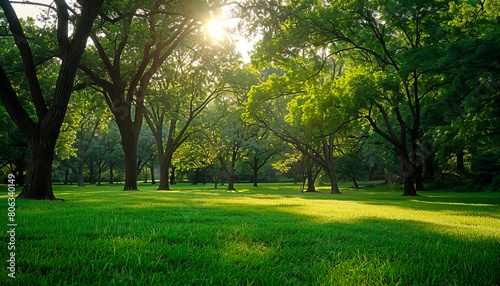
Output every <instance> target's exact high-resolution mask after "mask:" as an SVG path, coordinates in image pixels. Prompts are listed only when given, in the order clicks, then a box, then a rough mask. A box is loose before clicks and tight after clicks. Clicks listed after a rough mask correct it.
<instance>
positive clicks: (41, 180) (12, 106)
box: [0, 0, 103, 200]
mask: <svg viewBox="0 0 500 286" xmlns="http://www.w3.org/2000/svg"><path fill="white" fill-rule="evenodd" d="M102 2H103V0H96V1H90V0H82V1H80V4H81V7H82V10H81V15H80V17H79V20H78V24H77V25H76V26H75V28H74V37H73V39H71V40H70V39H68V27H69V14H68V6H67V4H66V3H65V1H56V6H57V17H58V19H57V41H58V45H59V48H60V51H61V52H60V53H61V66H60V69H59V74H58V78H57V82H56V86H55V88H54V89H53V93H52V97H51V100H50V106H47V104H46V102H45V99H44V95H43V93H42V89H41V87H40V83H39V81H38V78H37V74H36V68H35V64H34V60H33V55H32V53H31V48H30V45H29V43H28V38H27V37H26V36H25V35H24V31H23V29H22V27H21V24H20V22H19V19H18V17H17V15H16V13H15V11H14V9H13V8H12V6H11V4H10V2H9V1H0V6H1V8H2V10H3V11H4V14H5V16H6V18H7V21H8V22H9V26H10V29H11V31H12V34H13V35H14V38H15V42H16V46H17V48H18V49H19V51H20V54H21V57H22V60H23V64H24V69H25V74H26V79H27V83H28V86H29V89H30V95H31V99H32V101H33V104H34V106H35V109H36V116H37V119H38V121H37V122H34V121H33V120H32V119H31V118H30V116H29V115H28V113H27V112H26V110H25V109H24V107H23V105H22V104H21V102H20V101H19V98H18V97H17V94H16V92H15V91H14V89H13V87H12V85H11V83H10V80H9V79H8V77H7V74H6V73H5V71H4V69H3V67H2V66H1V65H0V99H1V100H2V102H3V104H4V106H5V108H6V110H7V112H8V113H9V115H10V117H11V118H12V119H13V121H14V123H15V124H16V125H17V127H18V128H19V130H20V131H21V133H22V134H23V136H24V138H25V139H26V142H27V143H28V148H29V158H28V168H27V173H26V183H25V186H24V188H23V190H22V191H21V193H20V194H19V196H18V198H25V199H37V200H55V199H56V198H55V196H54V194H53V191H52V185H51V173H52V162H53V158H54V147H55V142H56V141H57V137H58V136H59V131H60V128H61V125H62V123H63V120H64V116H65V114H66V110H67V107H68V103H69V99H70V96H71V92H72V88H73V82H74V79H75V76H76V69H77V65H78V62H79V61H80V58H81V56H82V54H83V51H84V50H85V47H86V44H87V38H88V35H89V33H90V30H91V28H92V24H93V22H94V20H95V18H96V17H97V13H98V12H99V9H100V7H101V5H102Z"/></svg>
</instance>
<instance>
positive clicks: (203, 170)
mask: <svg viewBox="0 0 500 286" xmlns="http://www.w3.org/2000/svg"><path fill="white" fill-rule="evenodd" d="M202 180H203V181H202V183H203V185H205V183H206V182H205V168H203V169H202Z"/></svg>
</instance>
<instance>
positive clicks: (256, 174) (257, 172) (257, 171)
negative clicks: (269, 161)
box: [252, 168, 259, 187]
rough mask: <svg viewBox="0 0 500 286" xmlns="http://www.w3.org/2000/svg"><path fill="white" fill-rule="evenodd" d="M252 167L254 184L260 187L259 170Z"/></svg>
mask: <svg viewBox="0 0 500 286" xmlns="http://www.w3.org/2000/svg"><path fill="white" fill-rule="evenodd" d="M252 169H253V186H254V187H258V186H259V185H258V184H257V181H258V176H259V170H257V168H252Z"/></svg>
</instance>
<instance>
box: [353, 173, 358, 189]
mask: <svg viewBox="0 0 500 286" xmlns="http://www.w3.org/2000/svg"><path fill="white" fill-rule="evenodd" d="M352 182H353V184H354V187H355V188H359V185H358V182H357V181H356V174H355V173H354V172H353V173H352Z"/></svg>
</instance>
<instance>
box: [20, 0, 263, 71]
mask: <svg viewBox="0 0 500 286" xmlns="http://www.w3.org/2000/svg"><path fill="white" fill-rule="evenodd" d="M34 2H35V1H34ZM36 2H37V3H43V4H47V5H50V4H51V3H53V0H37V1H36ZM69 2H71V1H69ZM13 7H14V9H15V10H16V13H17V16H18V17H20V18H26V17H28V16H30V17H33V18H35V19H36V16H37V15H38V14H40V13H42V12H44V13H46V12H47V8H44V7H40V6H36V5H28V4H13ZM222 14H223V15H222V16H221V18H222V19H215V20H213V21H211V22H209V23H208V24H207V27H208V29H210V31H211V32H210V34H212V36H213V37H214V38H217V37H222V36H223V35H224V33H225V32H226V28H232V27H234V26H235V25H236V24H237V23H238V20H237V19H224V17H227V15H228V14H229V11H223V13H222ZM232 37H233V38H234V39H235V40H236V50H237V51H238V52H239V53H241V55H242V56H243V61H244V62H245V63H248V62H250V55H249V53H250V52H251V51H252V49H253V46H254V45H255V44H256V42H257V40H248V39H245V38H244V37H242V36H240V35H232Z"/></svg>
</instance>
